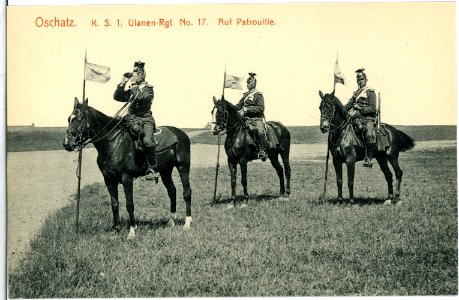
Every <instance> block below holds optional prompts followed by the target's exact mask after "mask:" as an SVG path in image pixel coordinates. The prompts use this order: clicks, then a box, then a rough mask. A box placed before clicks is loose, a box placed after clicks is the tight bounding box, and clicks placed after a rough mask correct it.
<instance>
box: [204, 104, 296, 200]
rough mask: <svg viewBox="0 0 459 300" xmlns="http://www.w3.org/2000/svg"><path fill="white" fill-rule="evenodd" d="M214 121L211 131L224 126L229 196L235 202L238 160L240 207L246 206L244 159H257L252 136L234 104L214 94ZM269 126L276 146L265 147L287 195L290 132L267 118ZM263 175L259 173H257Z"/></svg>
mask: <svg viewBox="0 0 459 300" xmlns="http://www.w3.org/2000/svg"><path fill="white" fill-rule="evenodd" d="M213 100H214V109H213V110H212V114H213V119H214V120H213V124H214V128H213V131H214V134H222V132H223V131H224V130H226V140H225V151H226V154H227V156H228V166H229V170H230V174H231V199H232V200H233V204H231V205H230V207H232V206H234V205H236V173H237V164H239V165H240V167H241V184H242V186H243V188H244V203H243V204H242V205H243V207H244V206H247V203H248V199H249V194H248V193H247V163H248V162H249V161H252V160H254V159H258V151H257V149H256V146H255V144H254V143H253V139H252V137H251V136H250V134H249V133H248V131H247V130H246V125H245V122H244V121H245V120H246V119H245V118H243V117H241V116H240V115H239V114H238V110H237V107H236V106H235V105H233V104H231V103H229V102H228V101H226V100H224V99H222V100H218V101H217V99H216V98H215V97H214V99H213ZM267 124H268V126H269V127H271V128H272V129H273V130H274V134H275V135H276V137H277V140H278V143H277V146H276V148H271V147H269V148H270V149H268V153H267V154H268V158H269V160H270V161H271V164H272V166H273V167H274V168H275V169H276V172H277V175H278V176H279V183H280V197H285V198H288V197H289V195H290V174H291V169H290V162H289V155H290V132H289V131H288V129H287V128H286V127H285V126H284V125H282V124H281V123H279V122H272V121H270V122H267ZM279 154H280V156H281V158H282V162H283V164H284V167H285V178H286V179H287V185H286V186H285V181H284V174H283V171H284V170H283V168H282V166H281V164H280V163H279V157H278V156H279ZM259 177H262V176H259Z"/></svg>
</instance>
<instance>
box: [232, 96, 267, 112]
mask: <svg viewBox="0 0 459 300" xmlns="http://www.w3.org/2000/svg"><path fill="white" fill-rule="evenodd" d="M236 106H237V108H238V109H242V108H243V107H245V108H246V110H247V111H246V113H245V116H247V117H249V118H262V117H263V112H264V111H265V100H264V98H263V94H262V93H261V92H260V91H257V90H255V91H253V92H245V93H244V94H243V95H242V99H241V100H240V101H239V103H238V104H236Z"/></svg>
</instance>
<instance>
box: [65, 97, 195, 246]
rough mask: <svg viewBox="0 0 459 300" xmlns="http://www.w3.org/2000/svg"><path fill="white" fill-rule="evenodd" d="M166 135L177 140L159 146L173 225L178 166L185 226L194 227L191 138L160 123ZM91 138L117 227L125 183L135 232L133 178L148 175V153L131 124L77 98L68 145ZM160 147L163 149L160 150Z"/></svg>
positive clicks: (114, 227) (71, 118)
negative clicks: (129, 127)
mask: <svg viewBox="0 0 459 300" xmlns="http://www.w3.org/2000/svg"><path fill="white" fill-rule="evenodd" d="M159 129H162V131H163V133H162V134H163V135H169V136H166V138H169V139H170V140H173V141H175V143H173V144H171V146H170V147H167V148H165V149H164V150H161V149H157V161H158V168H159V173H160V175H161V180H162V182H163V184H164V185H165V187H166V189H167V192H168V194H169V198H170V201H171V214H172V215H171V222H172V223H171V225H174V224H175V223H174V220H175V218H176V189H175V186H174V183H173V181H172V170H173V168H174V167H175V168H177V170H178V172H179V174H180V177H181V179H182V184H183V197H184V199H185V204H186V220H185V228H190V225H191V222H192V218H191V188H190V182H189V174H190V139H189V138H188V136H187V135H186V134H185V133H184V132H183V131H181V130H179V129H177V128H175V127H169V126H166V127H159ZM88 142H91V143H93V144H94V147H95V148H96V149H97V152H98V156H97V164H98V166H99V169H100V171H101V172H102V175H103V176H104V181H105V185H106V186H107V188H108V191H109V193H110V198H111V205H112V211H113V221H114V224H113V229H116V230H120V215H119V203H118V184H119V183H121V184H122V185H123V188H124V193H125V196H126V209H127V211H128V213H129V222H130V224H129V225H130V232H129V237H133V236H135V229H136V223H135V219H134V198H133V180H134V179H135V178H137V177H140V176H144V175H145V172H146V167H147V166H146V163H145V155H144V154H143V153H142V152H139V151H136V148H135V144H134V140H133V138H132V137H131V135H130V133H129V131H128V130H127V126H126V125H124V124H123V122H119V121H118V120H117V119H114V118H111V117H108V116H106V115H104V114H103V113H101V112H99V111H97V110H96V109H94V108H92V107H89V106H88V105H87V99H86V101H85V102H84V103H83V104H82V103H79V101H78V99H77V98H75V103H74V108H73V112H72V114H71V115H70V117H69V126H68V128H67V132H66V135H65V139H64V148H65V149H66V150H67V151H73V150H74V149H75V148H77V147H81V146H82V145H85V144H86V143H88ZM158 151H159V152H158Z"/></svg>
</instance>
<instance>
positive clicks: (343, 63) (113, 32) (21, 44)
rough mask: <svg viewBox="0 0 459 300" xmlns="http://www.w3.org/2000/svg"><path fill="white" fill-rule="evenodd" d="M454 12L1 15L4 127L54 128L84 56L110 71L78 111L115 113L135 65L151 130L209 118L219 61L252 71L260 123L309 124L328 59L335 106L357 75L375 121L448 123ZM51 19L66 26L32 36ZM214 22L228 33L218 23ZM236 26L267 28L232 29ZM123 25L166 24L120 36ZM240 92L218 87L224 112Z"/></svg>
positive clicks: (134, 8)
mask: <svg viewBox="0 0 459 300" xmlns="http://www.w3.org/2000/svg"><path fill="white" fill-rule="evenodd" d="M455 10H456V8H455V4H454V2H434V3H425V2H424V3H423V2H416V3H415V2H405V3H321V4H317V3H316V4H314V3H297V4H269V3H265V4H251V5H249V4H213V5H211V4H198V5H186V4H181V5H130V6H124V5H111V6H104V5H97V6H81V5H80V6H62V7H54V6H46V7H44V6H41V7H33V6H9V7H7V124H8V125H30V124H32V123H35V124H36V125H38V126H66V125H67V117H68V116H69V114H70V113H71V110H72V107H73V99H74V97H78V98H79V99H81V97H82V94H83V71H84V56H85V50H87V55H88V61H89V62H92V63H96V64H101V65H105V66H108V67H110V69H111V79H110V81H109V82H107V83H95V82H86V96H87V97H88V98H89V104H90V105H91V106H93V107H94V108H96V109H98V110H100V111H102V112H104V113H106V114H107V115H113V114H115V113H116V112H117V111H118V109H119V108H121V106H122V103H119V102H116V101H114V100H113V97H112V95H113V91H114V89H115V87H116V84H117V83H118V82H119V80H120V79H121V76H122V74H123V73H124V72H127V71H130V70H131V69H132V66H133V63H134V61H136V60H142V61H145V62H146V65H145V67H146V71H147V81H148V82H149V83H150V84H152V85H153V86H154V89H155V99H154V104H153V114H154V117H155V119H156V121H157V124H158V125H173V126H176V127H202V126H204V125H205V124H206V123H207V122H208V121H210V118H211V115H210V111H211V109H212V104H213V103H212V96H217V97H219V96H221V94H222V83H223V73H224V70H225V64H226V71H227V73H229V74H231V75H236V76H247V73H248V72H255V73H257V78H258V86H257V88H258V89H259V90H261V91H262V92H263V94H264V96H265V104H266V111H265V115H266V118H267V119H268V120H279V121H281V122H283V123H284V124H285V125H288V126H293V125H318V124H319V117H320V115H319V110H318V106H319V96H318V90H322V91H324V92H331V91H332V89H333V69H334V64H335V60H336V57H337V54H338V56H339V66H340V69H341V71H342V73H344V75H345V76H346V79H347V82H346V84H345V85H339V86H337V88H336V94H337V96H338V97H339V98H340V99H341V100H342V101H343V102H346V101H347V99H349V97H350V96H351V94H352V92H353V91H354V90H355V89H356V83H355V73H354V71H355V70H356V69H358V68H361V67H364V68H365V69H366V70H367V71H366V73H367V75H368V78H369V81H368V85H369V86H370V87H373V88H374V89H375V90H376V91H378V92H380V93H381V98H382V112H381V114H382V120H383V121H384V122H386V123H390V124H394V125H431V124H456V58H455V57H456V56H455V55H456V49H455V44H456V34H455ZM56 18H57V19H58V20H59V21H61V22H62V20H67V19H69V20H74V24H76V26H75V27H44V26H41V27H40V24H41V22H42V21H41V20H55V19H56ZM220 18H221V19H223V20H225V21H229V20H230V19H231V20H232V21H231V25H227V26H219V25H218V23H219V19H220ZM238 18H240V19H243V20H246V19H247V18H249V19H250V20H262V21H263V20H265V21H266V22H270V21H271V20H272V21H273V22H274V25H261V26H255V25H248V26H247V25H237V24H236V22H237V19H238ZM106 19H107V20H108V21H109V22H110V24H111V25H112V26H107V27H105V26H104V22H105V20H106ZM132 19H136V20H145V21H157V22H158V21H159V20H160V19H164V20H172V26H169V27H168V28H166V27H165V26H160V25H158V26H154V27H132V26H129V20H132ZM180 19H186V20H188V21H190V22H191V23H192V24H193V25H191V26H180ZM204 19H205V21H204ZM92 20H97V21H96V22H97V23H98V24H99V26H98V27H95V26H91V24H92ZM200 22H201V23H202V24H203V25H202V26H199V23H200ZM37 24H38V25H37ZM118 24H121V25H122V26H118ZM227 24H228V23H227ZM242 92H243V91H240V90H228V89H227V90H225V97H226V98H227V99H228V100H229V101H231V102H233V103H236V102H237V101H238V100H239V99H240V97H241V94H242Z"/></svg>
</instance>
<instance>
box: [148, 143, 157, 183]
mask: <svg viewBox="0 0 459 300" xmlns="http://www.w3.org/2000/svg"><path fill="white" fill-rule="evenodd" d="M145 154H146V157H147V162H148V170H147V173H146V174H145V179H146V180H154V181H155V183H158V179H159V175H158V171H157V167H156V165H157V163H156V147H154V146H153V147H145Z"/></svg>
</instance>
